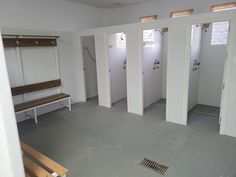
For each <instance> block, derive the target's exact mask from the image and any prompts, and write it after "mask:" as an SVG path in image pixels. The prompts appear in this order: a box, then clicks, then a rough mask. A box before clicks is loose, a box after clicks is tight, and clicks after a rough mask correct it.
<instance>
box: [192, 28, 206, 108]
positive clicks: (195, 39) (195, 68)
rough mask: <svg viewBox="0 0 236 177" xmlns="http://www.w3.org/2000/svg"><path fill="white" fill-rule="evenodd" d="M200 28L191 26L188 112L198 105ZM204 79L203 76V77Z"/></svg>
mask: <svg viewBox="0 0 236 177" xmlns="http://www.w3.org/2000/svg"><path fill="white" fill-rule="evenodd" d="M201 41H202V26H201V25H192V40H191V57H190V66H189V90H188V110H191V109H192V108H193V107H194V106H195V105H196V104H197V103H198V87H199V65H198V63H199V62H200V49H201ZM204 77H205V76H204Z"/></svg>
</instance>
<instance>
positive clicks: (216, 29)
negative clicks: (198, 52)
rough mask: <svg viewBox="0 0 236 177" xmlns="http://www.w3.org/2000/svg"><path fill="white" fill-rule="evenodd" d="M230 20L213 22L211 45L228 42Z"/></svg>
mask: <svg viewBox="0 0 236 177" xmlns="http://www.w3.org/2000/svg"><path fill="white" fill-rule="evenodd" d="M228 32H229V22H228V21H225V22H215V23H213V24H212V34H211V45H226V44H227V42H228Z"/></svg>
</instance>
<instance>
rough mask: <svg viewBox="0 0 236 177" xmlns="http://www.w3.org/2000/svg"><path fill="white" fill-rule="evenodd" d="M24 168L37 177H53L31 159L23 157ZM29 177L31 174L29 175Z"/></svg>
mask: <svg viewBox="0 0 236 177" xmlns="http://www.w3.org/2000/svg"><path fill="white" fill-rule="evenodd" d="M23 162H24V167H25V169H27V170H28V171H30V172H31V173H32V174H34V175H35V176H37V177H53V176H52V175H51V174H50V173H48V172H47V171H46V170H44V169H43V168H42V167H40V166H39V165H37V164H36V163H34V162H33V161H31V160H30V159H29V158H27V157H25V156H23ZM28 175H29V174H28Z"/></svg>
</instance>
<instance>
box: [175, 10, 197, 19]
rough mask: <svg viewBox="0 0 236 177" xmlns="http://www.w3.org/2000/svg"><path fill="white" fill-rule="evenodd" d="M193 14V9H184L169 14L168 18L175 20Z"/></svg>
mask: <svg viewBox="0 0 236 177" xmlns="http://www.w3.org/2000/svg"><path fill="white" fill-rule="evenodd" d="M192 13H193V9H185V10H178V11H173V12H171V13H170V17H172V18H176V17H183V16H188V15H191V14H192Z"/></svg>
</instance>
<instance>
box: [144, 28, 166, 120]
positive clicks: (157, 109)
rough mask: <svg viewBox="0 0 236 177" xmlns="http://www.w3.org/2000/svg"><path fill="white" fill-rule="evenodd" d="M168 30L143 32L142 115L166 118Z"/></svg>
mask: <svg viewBox="0 0 236 177" xmlns="http://www.w3.org/2000/svg"><path fill="white" fill-rule="evenodd" d="M167 32H168V28H163V29H148V30H144V31H143V71H144V74H143V109H144V114H150V115H155V116H157V115H158V117H159V118H160V119H162V120H165V119H166V118H165V117H166V79H167V41H168V33H167Z"/></svg>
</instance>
